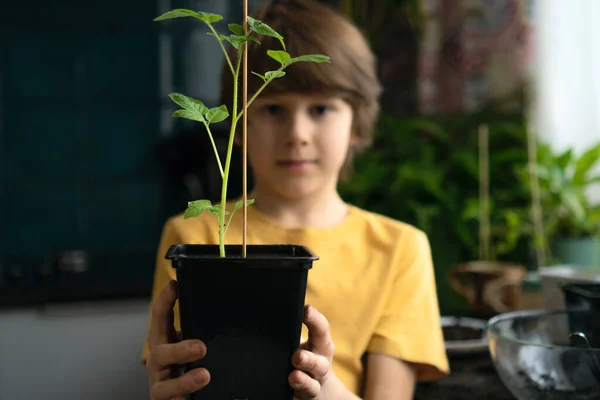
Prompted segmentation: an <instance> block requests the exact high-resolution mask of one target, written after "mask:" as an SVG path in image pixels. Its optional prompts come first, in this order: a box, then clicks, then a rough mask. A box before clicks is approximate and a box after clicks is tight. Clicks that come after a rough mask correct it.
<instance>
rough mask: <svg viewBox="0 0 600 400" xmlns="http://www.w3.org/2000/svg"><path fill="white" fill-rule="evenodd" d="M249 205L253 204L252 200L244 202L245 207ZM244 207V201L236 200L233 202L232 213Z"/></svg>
mask: <svg viewBox="0 0 600 400" xmlns="http://www.w3.org/2000/svg"><path fill="white" fill-rule="evenodd" d="M251 204H254V199H248V200H247V201H246V205H247V206H249V205H251ZM243 206H244V200H238V201H236V202H235V205H234V206H233V212H236V211H237V210H239V209H240V208H242V207H243Z"/></svg>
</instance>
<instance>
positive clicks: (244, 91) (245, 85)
mask: <svg viewBox="0 0 600 400" xmlns="http://www.w3.org/2000/svg"><path fill="white" fill-rule="evenodd" d="M244 32H245V35H246V36H248V0H244ZM243 46H244V56H243V58H244V59H243V62H244V63H243V83H242V88H243V89H242V104H243V110H244V116H243V124H242V193H243V195H242V196H243V197H242V198H243V202H244V205H243V207H242V215H243V217H242V257H244V258H245V257H246V231H247V222H248V210H247V208H248V205H247V203H248V143H247V140H248V42H245V43H244V44H243Z"/></svg>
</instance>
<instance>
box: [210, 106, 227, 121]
mask: <svg viewBox="0 0 600 400" xmlns="http://www.w3.org/2000/svg"><path fill="white" fill-rule="evenodd" d="M204 117H205V118H206V122H208V123H209V124H216V123H217V122H221V121H224V120H225V119H227V117H229V111H227V106H226V105H224V104H223V105H220V106H219V107H215V108H211V109H210V110H208V111H207V112H206V114H205V115H204Z"/></svg>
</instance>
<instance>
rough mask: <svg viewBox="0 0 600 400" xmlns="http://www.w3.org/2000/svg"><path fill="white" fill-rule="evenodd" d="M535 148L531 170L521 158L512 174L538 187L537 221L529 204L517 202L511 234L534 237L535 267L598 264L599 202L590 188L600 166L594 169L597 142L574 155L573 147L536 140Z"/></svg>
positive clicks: (598, 158)
mask: <svg viewBox="0 0 600 400" xmlns="http://www.w3.org/2000/svg"><path fill="white" fill-rule="evenodd" d="M536 148H537V150H536V152H535V156H534V161H533V170H532V171H530V170H529V169H528V166H527V165H526V164H521V165H518V166H517V168H516V174H517V177H518V180H519V184H520V185H521V187H522V188H523V189H524V190H527V191H528V193H530V195H531V196H533V195H534V193H535V192H534V189H535V191H536V192H537V195H536V196H535V197H537V200H536V203H537V206H538V208H539V209H540V219H541V221H540V222H539V224H540V226H539V227H538V228H537V229H536V226H535V225H536V223H535V220H534V218H533V215H532V212H531V209H530V208H529V207H522V208H521V209H520V210H513V212H514V214H515V218H518V219H519V220H520V223H519V224H514V225H511V226H510V229H511V232H510V235H511V236H513V237H530V238H535V240H534V243H535V246H536V247H537V250H539V251H540V257H539V258H541V260H538V263H537V264H538V266H540V267H542V266H548V265H553V264H554V265H555V264H557V263H562V264H570V265H572V266H575V267H579V268H583V269H587V268H594V267H600V203H598V202H592V201H591V200H590V193H589V190H590V189H591V188H592V186H593V185H595V184H598V183H600V172H597V171H595V168H596V167H598V166H600V143H598V144H595V145H594V146H591V147H589V148H588V149H586V150H585V151H583V152H582V153H581V154H580V155H579V156H577V155H576V154H575V152H574V150H573V149H572V148H568V149H566V150H564V151H562V152H556V151H554V150H553V149H552V147H551V146H550V145H549V144H548V143H545V142H543V141H541V140H537V143H536ZM532 176H533V177H534V178H535V179H536V180H537V182H536V181H533V180H532ZM534 183H536V185H533V184H534ZM536 231H537V232H536Z"/></svg>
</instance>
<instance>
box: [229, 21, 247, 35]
mask: <svg viewBox="0 0 600 400" xmlns="http://www.w3.org/2000/svg"><path fill="white" fill-rule="evenodd" d="M227 26H228V27H229V30H230V31H231V32H232V33H233V34H234V35H236V36H246V32H245V31H244V27H243V26H242V25H240V24H229V25H227Z"/></svg>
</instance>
